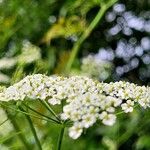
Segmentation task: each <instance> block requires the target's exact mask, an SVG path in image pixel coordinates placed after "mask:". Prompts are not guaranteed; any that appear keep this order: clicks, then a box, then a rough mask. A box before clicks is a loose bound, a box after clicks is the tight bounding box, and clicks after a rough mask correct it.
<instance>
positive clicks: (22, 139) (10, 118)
mask: <svg viewBox="0 0 150 150" xmlns="http://www.w3.org/2000/svg"><path fill="white" fill-rule="evenodd" d="M5 112H6V115H7V117H8V118H9V120H10V121H11V123H12V125H13V127H14V129H15V130H16V132H17V133H19V134H18V137H19V139H20V140H21V142H22V144H23V145H24V147H25V148H26V149H27V150H29V149H30V146H29V144H28V143H27V141H26V139H25V137H24V136H23V134H22V133H21V130H20V128H19V126H18V124H17V122H16V120H15V119H14V116H12V115H11V114H10V113H8V112H7V111H5Z"/></svg>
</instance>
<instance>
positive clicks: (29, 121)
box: [20, 108, 42, 150]
mask: <svg viewBox="0 0 150 150" xmlns="http://www.w3.org/2000/svg"><path fill="white" fill-rule="evenodd" d="M20 109H21V110H22V111H24V112H26V111H25V110H24V109H23V108H20ZM25 116H26V119H27V121H28V123H29V126H30V129H31V131H32V133H33V136H34V139H35V142H36V144H37V147H38V149H39V150H42V146H41V143H40V141H39V139H38V136H37V133H36V130H35V128H34V125H33V123H32V120H31V118H30V116H29V115H27V114H25Z"/></svg>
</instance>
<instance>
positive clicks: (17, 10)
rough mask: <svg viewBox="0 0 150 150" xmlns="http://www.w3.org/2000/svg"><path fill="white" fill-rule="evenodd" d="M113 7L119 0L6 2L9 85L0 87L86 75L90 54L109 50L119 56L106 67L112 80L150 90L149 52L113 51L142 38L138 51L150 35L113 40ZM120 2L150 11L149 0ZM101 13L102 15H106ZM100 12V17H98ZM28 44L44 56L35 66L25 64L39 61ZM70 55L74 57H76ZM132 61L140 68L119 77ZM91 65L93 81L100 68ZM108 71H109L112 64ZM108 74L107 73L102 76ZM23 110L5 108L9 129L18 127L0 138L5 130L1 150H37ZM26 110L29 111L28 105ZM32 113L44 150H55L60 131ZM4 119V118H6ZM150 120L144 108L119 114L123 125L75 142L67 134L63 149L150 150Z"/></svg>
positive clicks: (2, 33) (0, 19)
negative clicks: (109, 17)
mask: <svg viewBox="0 0 150 150" xmlns="http://www.w3.org/2000/svg"><path fill="white" fill-rule="evenodd" d="M113 3H115V0H114V1H113V0H66V1H61V0H44V1H43V0H23V1H20V0H1V1H0V63H1V60H2V59H3V58H7V59H8V60H9V61H7V62H6V63H5V65H6V67H3V66H2V68H3V69H1V68H0V74H4V75H7V76H8V77H9V79H10V80H9V82H7V83H0V85H5V86H8V85H11V84H13V83H15V82H17V81H19V80H20V79H21V78H23V77H24V76H26V75H28V74H33V73H43V74H48V75H50V74H65V75H72V74H76V75H81V74H83V72H82V69H81V68H82V66H81V65H82V59H83V58H84V57H85V56H87V55H89V54H90V53H98V50H99V49H100V48H102V47H106V48H108V51H109V50H113V55H114V56H113V57H114V59H113V60H112V61H111V64H112V65H111V66H109V67H106V68H107V69H108V72H109V74H110V75H109V80H108V81H114V80H128V81H132V82H135V83H138V84H140V85H144V84H145V85H148V84H149V76H150V75H149V70H150V69H149V68H150V64H149V63H147V64H144V63H143V62H144V61H143V60H144V57H145V56H146V55H148V56H149V54H150V53H149V50H143V54H142V55H141V56H133V57H131V58H127V57H126V59H122V58H119V57H116V56H115V55H116V53H117V52H116V51H115V50H114V49H115V48H116V45H117V44H118V43H117V42H118V41H119V40H120V39H123V41H126V40H127V41H130V42H131V41H132V40H130V39H132V38H133V37H134V38H136V39H137V42H136V46H139V44H140V42H141V41H142V38H143V37H145V36H146V37H149V32H148V33H147V32H145V31H137V30H135V29H133V31H132V32H133V34H131V35H124V34H123V33H122V31H120V32H119V33H118V34H116V35H114V36H112V35H111V36H110V35H109V34H108V30H109V29H110V28H111V27H114V25H115V24H116V22H118V20H119V19H116V20H115V19H114V21H112V22H107V21H106V19H105V18H106V14H108V12H109V13H110V14H113V10H112V8H111V7H113V5H114V4H113ZM119 3H122V4H124V5H125V6H126V9H127V11H131V12H132V13H133V14H134V13H135V14H140V15H141V16H142V13H144V12H146V11H147V10H149V3H148V1H146V0H144V1H138V0H137V1H127V0H125V1H123V0H121V1H119ZM111 5H112V6H111ZM105 6H107V9H106V7H105ZM109 7H110V8H109ZM102 8H103V9H104V11H103V12H101V9H102ZM105 9H106V10H105ZM98 12H100V14H99V15H98V17H96V16H97V14H98ZM119 15H120V14H117V13H116V14H115V17H116V16H118V18H119V17H121V16H119ZM145 17H146V16H145ZM97 18H98V19H97ZM116 18H117V17H116ZM141 18H142V17H141ZM94 19H95V20H96V21H95V20H94ZM147 20H148V19H147ZM93 24H94V25H93ZM121 25H122V24H121ZM25 41H28V42H30V44H31V45H32V46H33V47H36V48H37V49H38V50H39V54H40V57H39V58H38V59H36V60H35V61H33V62H31V63H24V62H25V61H24V59H25V58H26V60H29V57H28V56H31V55H32V56H35V55H34V54H35V52H33V51H32V50H33V49H34V48H33V47H32V46H31V48H27V50H26V52H25V51H23V43H24V42H25ZM126 44H127V43H126ZM32 52H33V53H32ZM22 56H25V57H22ZM71 56H73V57H72V58H71ZM32 58H33V57H32ZM132 58H138V59H139V66H137V67H136V68H134V69H133V70H129V71H128V72H127V71H126V72H125V73H124V74H123V75H122V76H118V75H117V74H116V68H117V67H118V66H120V65H122V64H124V63H129V64H131V60H132ZM146 58H147V57H146ZM148 58H149V57H148ZM70 59H71V61H70V62H71V63H70V64H69V65H70V66H71V67H70V66H69V67H68V68H69V69H68V70H69V71H66V70H65V69H66V67H67V66H68V62H69V60H70ZM91 61H92V60H91ZM10 62H14V65H12V66H11V63H10ZM93 62H94V61H93ZM91 64H92V63H91ZM88 65H89V66H88V67H87V68H86V72H88V73H90V74H91V77H94V78H98V76H99V72H98V73H97V71H98V69H95V68H91V69H90V67H92V65H90V63H89V64H88ZM0 66H1V64H0ZM9 66H11V67H9ZM104 66H107V63H106V64H105V65H104ZM104 66H103V67H104ZM112 66H113V67H112ZM144 68H146V71H145V70H144ZM126 69H128V68H126ZM99 70H101V69H99ZM140 72H142V75H140ZM100 73H101V72H100ZM103 73H104V72H103V71H102V73H101V74H103ZM90 74H89V76H90ZM92 75H93V76H92ZM106 81H107V80H106ZM2 89H3V87H2V86H0V91H1V90H2ZM19 106H20V104H19V105H18V104H16V103H10V104H9V105H6V104H4V105H2V104H0V107H1V108H0V109H2V110H4V111H5V113H6V115H8V114H11V115H10V116H9V117H8V119H9V120H10V121H11V123H10V122H9V125H12V127H13V131H10V132H9V134H8V135H6V136H1V135H2V134H1V132H2V131H1V130H0V149H1V150H5V149H6V150H8V149H12V150H15V149H16V150H17V149H18V150H19V149H21V150H26V149H36V143H35V139H34V138H33V135H32V133H31V131H30V129H29V127H28V124H27V123H26V120H25V115H24V113H23V112H22V111H20V109H19ZM29 106H30V107H32V108H34V109H35V110H37V111H38V112H41V113H43V114H45V115H47V116H49V117H51V114H50V113H49V112H48V111H47V110H46V109H45V108H44V107H43V106H41V104H40V103H34V102H32V103H29ZM23 108H24V109H25V110H28V109H27V108H26V107H25V106H23ZM53 109H54V110H55V111H56V112H60V110H61V108H55V107H54V108H53ZM28 111H29V115H30V116H31V119H32V121H33V124H35V129H36V131H37V135H38V137H39V139H40V142H41V145H42V148H43V150H49V149H52V150H53V149H55V147H56V144H57V138H58V135H59V132H58V130H59V127H58V126H56V125H55V124H52V123H51V122H49V121H46V120H42V119H43V117H41V118H40V119H37V118H36V117H37V114H36V113H35V112H33V111H31V110H28ZM0 116H1V117H0V118H2V114H0ZM149 116H150V111H145V110H141V109H140V108H139V110H136V111H134V112H133V113H132V114H130V115H128V114H127V115H124V116H123V115H122V114H120V115H119V116H118V117H119V121H118V122H117V123H116V124H115V125H114V126H113V127H106V126H103V125H102V124H100V123H99V122H97V123H96V126H95V127H91V128H90V129H88V131H87V133H86V131H85V133H86V134H83V135H82V136H81V137H80V138H79V139H77V140H72V139H70V138H69V137H68V134H67V131H65V136H64V143H63V145H62V150H70V149H71V150H120V149H121V150H123V149H129V150H130V149H135V150H149V149H150V142H149V141H150V136H149V134H148V133H149V132H150V125H149V124H150V118H149ZM5 119H6V122H4V123H3V121H4V120H1V119H0V126H1V127H4V125H5V123H8V121H7V118H5ZM15 125H16V126H15ZM18 126H19V128H18ZM0 129H1V128H0ZM25 145H27V147H28V146H29V147H30V148H27V147H26V146H25Z"/></svg>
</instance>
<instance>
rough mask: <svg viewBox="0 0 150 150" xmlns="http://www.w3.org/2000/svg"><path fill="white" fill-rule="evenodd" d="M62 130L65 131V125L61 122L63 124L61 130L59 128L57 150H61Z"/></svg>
mask: <svg viewBox="0 0 150 150" xmlns="http://www.w3.org/2000/svg"><path fill="white" fill-rule="evenodd" d="M64 131H65V126H64V124H63V126H62V127H61V130H60V134H59V138H58V143H57V150H61V145H62V140H63V135H64Z"/></svg>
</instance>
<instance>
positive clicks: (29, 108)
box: [23, 104, 60, 124]
mask: <svg viewBox="0 0 150 150" xmlns="http://www.w3.org/2000/svg"><path fill="white" fill-rule="evenodd" d="M23 105H25V106H26V107H27V108H29V109H30V110H32V111H33V112H35V113H37V114H38V115H40V116H42V117H45V118H47V119H49V120H51V121H53V122H55V123H57V124H60V122H59V121H57V120H55V119H53V118H50V117H48V116H46V115H43V114H41V113H40V112H38V111H36V110H34V109H33V108H31V107H29V106H27V105H26V104H23Z"/></svg>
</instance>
